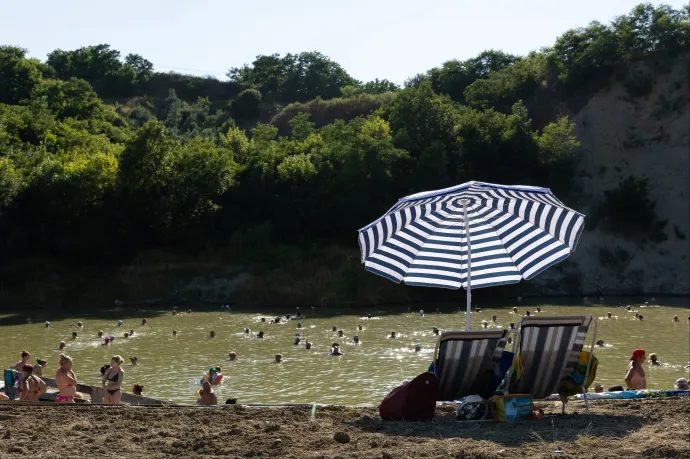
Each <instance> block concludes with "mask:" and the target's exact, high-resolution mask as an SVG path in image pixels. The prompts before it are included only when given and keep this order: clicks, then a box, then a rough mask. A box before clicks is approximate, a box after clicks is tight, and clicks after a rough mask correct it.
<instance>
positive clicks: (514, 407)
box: [491, 394, 534, 422]
mask: <svg viewBox="0 0 690 459" xmlns="http://www.w3.org/2000/svg"><path fill="white" fill-rule="evenodd" d="M491 402H492V404H493V407H492V413H493V417H494V422H504V421H520V420H523V419H533V417H534V405H533V403H532V396H531V395H530V394H511V395H495V396H493V397H491Z"/></svg>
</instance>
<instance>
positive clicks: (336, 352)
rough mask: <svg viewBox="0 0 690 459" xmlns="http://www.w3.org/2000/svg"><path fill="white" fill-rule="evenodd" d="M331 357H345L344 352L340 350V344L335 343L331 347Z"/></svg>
mask: <svg viewBox="0 0 690 459" xmlns="http://www.w3.org/2000/svg"><path fill="white" fill-rule="evenodd" d="M330 354H331V355H343V351H342V350H341V349H340V345H339V344H338V343H333V345H332V346H331V353H330Z"/></svg>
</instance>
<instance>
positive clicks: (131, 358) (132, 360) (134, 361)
mask: <svg viewBox="0 0 690 459" xmlns="http://www.w3.org/2000/svg"><path fill="white" fill-rule="evenodd" d="M129 361H130V362H132V365H136V364H137V362H138V361H139V359H137V358H136V356H135V357H130V358H129Z"/></svg>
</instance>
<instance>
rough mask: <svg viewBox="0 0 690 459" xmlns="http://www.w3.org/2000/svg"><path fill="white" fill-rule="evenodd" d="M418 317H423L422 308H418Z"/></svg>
mask: <svg viewBox="0 0 690 459" xmlns="http://www.w3.org/2000/svg"><path fill="white" fill-rule="evenodd" d="M419 317H424V309H420V310H419Z"/></svg>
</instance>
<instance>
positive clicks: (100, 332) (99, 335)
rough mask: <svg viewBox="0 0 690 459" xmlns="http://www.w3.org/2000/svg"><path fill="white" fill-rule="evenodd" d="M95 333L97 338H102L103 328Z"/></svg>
mask: <svg viewBox="0 0 690 459" xmlns="http://www.w3.org/2000/svg"><path fill="white" fill-rule="evenodd" d="M97 335H98V337H99V338H103V330H98V333H97Z"/></svg>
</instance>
